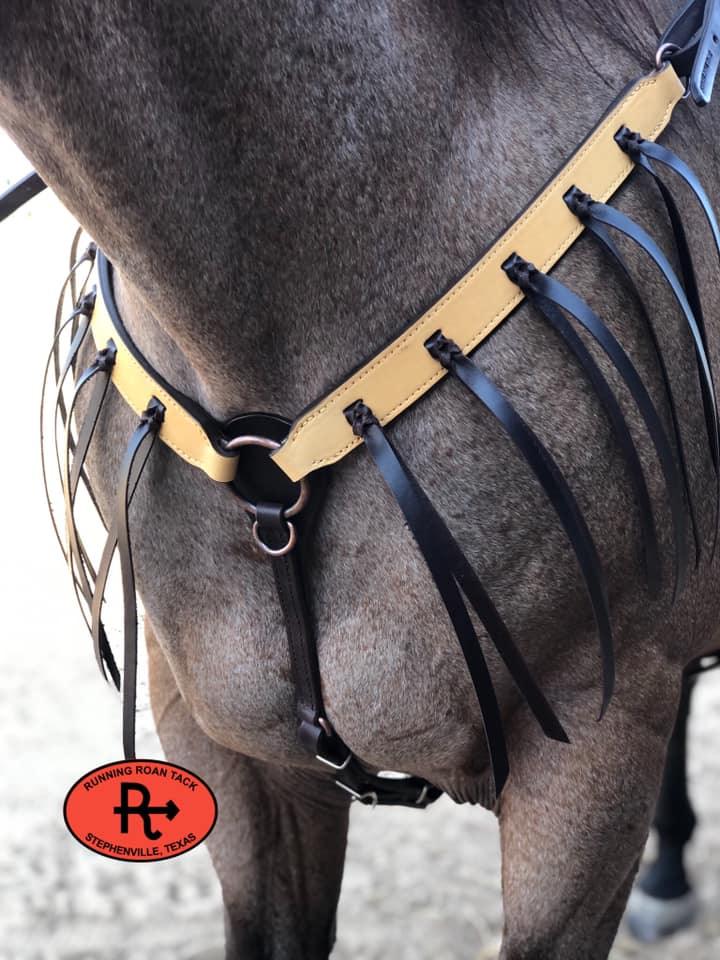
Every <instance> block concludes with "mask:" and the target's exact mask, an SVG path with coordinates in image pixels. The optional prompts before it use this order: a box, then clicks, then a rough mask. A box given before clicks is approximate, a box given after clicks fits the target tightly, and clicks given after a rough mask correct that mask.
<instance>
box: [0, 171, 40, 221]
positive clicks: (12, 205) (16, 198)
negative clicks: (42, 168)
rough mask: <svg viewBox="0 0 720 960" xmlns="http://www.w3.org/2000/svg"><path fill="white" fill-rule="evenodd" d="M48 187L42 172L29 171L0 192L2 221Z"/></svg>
mask: <svg viewBox="0 0 720 960" xmlns="http://www.w3.org/2000/svg"><path fill="white" fill-rule="evenodd" d="M46 187H47V184H46V183H45V181H44V180H43V179H42V177H41V176H40V174H38V173H35V171H34V170H33V171H32V173H28V174H27V176H25V177H23V178H22V180H18V182H17V183H14V184H13V185H12V186H11V187H8V188H7V190H6V191H5V192H4V193H2V194H0V223H2V221H3V220H5V219H6V218H7V217H9V216H10V214H12V213H15V211H16V210H19V209H20V207H22V206H23V205H24V204H26V203H27V202H28V200H32V198H33V197H36V196H37V195H38V194H39V193H42V191H43V190H44V189H45V188H46Z"/></svg>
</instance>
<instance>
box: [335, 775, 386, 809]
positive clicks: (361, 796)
mask: <svg viewBox="0 0 720 960" xmlns="http://www.w3.org/2000/svg"><path fill="white" fill-rule="evenodd" d="M335 783H336V784H337V785H338V787H340V788H341V789H342V790H344V791H345V793H349V794H350V796H351V797H352V798H353V800H357V801H358V802H359V803H362V804H364V805H365V806H366V807H372V809H373V810H374V809H375V807H376V806H377V805H378V803H379V798H378V795H377V793H376V792H375V791H374V790H368V791H367V792H366V793H358V791H357V790H353V788H352V787H349V786H348V785H347V784H346V783H343V782H342V781H341V780H336V781H335Z"/></svg>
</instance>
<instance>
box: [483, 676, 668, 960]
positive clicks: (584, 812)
mask: <svg viewBox="0 0 720 960" xmlns="http://www.w3.org/2000/svg"><path fill="white" fill-rule="evenodd" d="M677 694H678V690H676V689H674V686H673V684H672V683H671V682H670V681H669V680H668V678H667V677H660V678H658V679H657V684H656V686H655V697H654V698H653V699H651V698H650V697H649V696H648V697H647V698H643V697H642V696H641V695H640V694H638V695H637V697H636V699H635V701H634V702H633V693H632V691H628V693H627V694H626V697H627V699H626V698H624V697H623V696H622V695H621V696H618V697H617V698H616V700H615V701H614V702H613V704H612V706H611V708H610V710H609V712H608V714H607V715H606V717H605V719H604V720H603V721H602V723H595V722H594V721H593V720H592V714H593V709H596V707H597V705H596V703H594V702H592V703H591V702H590V701H589V700H588V699H586V698H584V697H583V701H580V700H578V701H577V702H576V703H574V705H573V713H574V722H573V720H570V721H569V722H568V730H569V731H570V732H571V738H572V741H573V742H572V744H571V745H569V746H568V745H562V744H554V743H550V742H547V741H544V742H543V741H542V740H541V739H538V738H537V737H536V735H535V731H534V730H532V728H531V727H530V726H527V727H525V725H524V724H522V725H521V726H522V727H524V729H521V730H514V731H513V742H514V744H516V745H517V746H516V747H515V748H514V749H513V751H512V773H511V777H510V779H509V781H508V783H507V785H506V788H505V791H504V793H503V796H502V798H501V803H500V824H501V836H502V857H503V901H504V908H505V930H504V936H503V947H502V953H501V958H502V960H605V958H606V957H607V956H608V953H609V951H610V947H611V946H612V942H613V939H614V937H615V935H616V932H617V928H618V925H619V922H620V919H621V917H622V914H623V910H624V908H625V903H626V901H627V897H628V894H629V893H630V888H631V885H632V879H633V877H634V875H635V871H636V869H637V864H638V862H639V859H640V855H641V853H642V849H643V845H644V843H645V841H646V838H647V833H648V829H649V825H650V820H651V817H652V813H653V809H654V806H655V800H656V797H657V791H658V787H659V782H660V777H661V773H662V768H663V761H664V757H665V748H666V743H667V737H668V735H669V732H670V729H671V727H672V723H673V719H674V716H673V715H674V708H675V704H676V702H677ZM643 701H644V702H643Z"/></svg>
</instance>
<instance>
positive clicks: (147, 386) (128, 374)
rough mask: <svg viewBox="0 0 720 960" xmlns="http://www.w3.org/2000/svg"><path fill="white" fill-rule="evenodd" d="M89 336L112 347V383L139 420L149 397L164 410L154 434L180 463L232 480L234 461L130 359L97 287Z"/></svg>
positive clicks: (221, 479) (130, 356)
mask: <svg viewBox="0 0 720 960" xmlns="http://www.w3.org/2000/svg"><path fill="white" fill-rule="evenodd" d="M92 334H93V338H94V340H95V343H96V345H97V347H98V349H101V348H102V347H104V346H105V345H106V344H107V342H108V340H112V341H113V343H114V344H115V347H116V348H117V356H116V359H115V365H114V367H113V371H112V382H113V383H114V384H115V386H116V387H117V389H118V390H119V391H120V394H121V395H122V397H123V398H124V399H125V401H126V402H127V403H128V404H129V406H130V407H132V409H133V410H134V411H135V413H136V414H137V415H138V416H140V414H141V413H142V412H143V410H145V409H146V408H147V406H148V404H149V402H150V400H151V399H152V397H157V399H158V400H159V401H160V402H161V403H162V404H163V406H164V407H165V419H164V420H163V423H162V426H161V427H160V432H159V434H158V435H159V437H160V439H161V440H162V441H163V442H164V443H166V444H167V445H168V446H169V447H170V448H171V449H172V450H174V451H175V453H177V454H178V456H180V457H182V458H183V460H186V461H187V462H188V463H191V464H193V466H195V467H199V468H200V469H201V470H204V471H205V473H206V474H207V475H208V476H209V477H211V478H212V479H213V480H219V481H222V482H226V483H227V482H229V481H230V480H232V479H233V477H234V476H235V470H236V467H237V457H236V456H227V455H225V454H222V453H220V452H218V450H217V449H216V448H215V446H214V445H213V443H212V441H211V439H210V438H209V436H208V435H207V433H206V431H205V429H204V428H203V426H202V424H200V423H199V422H198V421H197V420H196V419H195V417H193V415H192V414H191V413H190V412H189V411H188V410H187V409H185V407H183V406H182V405H181V404H180V403H178V401H177V400H176V399H175V398H174V397H173V396H171V394H170V393H168V391H167V390H166V389H165V388H164V387H163V386H162V384H161V383H159V382H158V381H157V380H155V379H154V378H153V377H152V376H151V374H150V373H149V372H148V371H147V370H146V369H145V368H144V367H143V366H142V364H141V363H140V362H139V361H138V360H137V359H136V358H135V357H134V356H133V354H132V352H131V351H130V349H129V348H128V346H127V344H126V343H125V342H124V340H123V338H122V337H121V336H120V335H119V331H118V330H117V328H116V326H115V324H114V323H113V321H112V318H111V316H110V311H109V310H108V307H107V305H106V303H105V301H104V299H103V295H102V287H101V285H100V284H98V294H97V299H96V301H95V307H94V309H93V315H92Z"/></svg>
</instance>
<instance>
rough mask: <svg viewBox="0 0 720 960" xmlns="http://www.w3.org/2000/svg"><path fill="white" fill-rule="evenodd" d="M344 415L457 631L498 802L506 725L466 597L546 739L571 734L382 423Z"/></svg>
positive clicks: (358, 409)
mask: <svg viewBox="0 0 720 960" xmlns="http://www.w3.org/2000/svg"><path fill="white" fill-rule="evenodd" d="M345 415H346V417H347V419H348V422H349V423H350V424H351V426H352V428H353V431H354V432H355V433H356V435H357V436H360V437H362V439H363V440H364V442H365V446H366V447H367V450H368V452H369V453H370V455H371V457H372V458H373V460H374V461H375V463H376V465H377V467H378V469H379V470H380V473H381V475H382V477H383V479H384V480H385V482H386V483H387V485H388V487H389V488H390V490H391V491H392V493H393V495H394V496H395V499H396V500H397V502H398V505H399V506H400V509H401V510H402V512H403V514H404V516H405V519H406V520H407V523H408V526H409V528H410V530H411V532H412V534H413V536H414V537H415V540H416V542H417V544H418V547H419V548H420V551H421V553H422V555H423V558H424V560H425V562H426V564H427V565H428V569H429V570H430V573H431V575H432V577H433V580H434V581H435V585H436V587H437V589H438V592H439V594H440V597H441V598H442V601H443V603H444V605H445V609H446V610H447V612H448V616H449V617H450V621H451V623H452V625H453V627H454V629H455V633H456V636H457V639H458V642H459V644H460V648H461V650H462V652H463V656H464V657H465V662H466V664H467V667H468V670H469V672H470V677H471V679H472V682H473V686H474V687H475V693H476V695H477V699H478V703H479V705H480V710H481V712H482V717H483V723H484V727H485V737H486V739H487V745H488V750H489V753H490V758H491V762H492V767H493V775H494V779H495V789H496V792H497V795H498V796H499V795H500V793H501V791H502V788H503V786H504V784H505V781H506V779H507V775H508V771H509V763H508V757H507V748H506V745H505V736H504V732H503V725H502V719H501V716H500V710H499V707H498V703H497V699H496V697H495V691H494V688H493V684H492V678H491V676H490V673H489V671H488V668H487V664H486V662H485V657H484V656H483V652H482V649H481V647H480V643H479V640H478V637H477V634H476V633H475V629H474V627H473V624H472V621H471V619H470V616H469V614H468V611H467V609H466V607H465V603H464V602H463V599H462V595H461V591H462V594H464V595H465V597H466V599H467V601H468V602H469V603H470V605H471V606H472V608H473V609H474V611H475V612H476V614H477V615H478V617H479V618H480V620H481V621H482V623H483V625H484V626H485V628H486V630H487V631H488V635H489V636H490V639H491V640H492V642H493V643H494V645H495V647H496V649H497V650H498V653H499V654H500V656H501V657H502V659H503V661H504V662H505V664H506V666H507V667H508V669H509V671H510V673H511V675H512V676H513V679H514V680H515V682H516V684H517V685H518V688H519V689H520V690H521V691H522V692H523V694H524V695H525V697H526V699H527V701H528V705H529V706H530V708H531V710H532V712H533V713H534V715H535V717H536V719H537V720H538V722H539V723H540V725H541V727H542V729H543V731H544V732H545V734H546V736H548V737H552V738H553V739H555V740H560V741H564V742H567V740H568V737H567V734H566V733H565V730H564V729H563V727H562V724H561V723H560V721H559V720H558V718H557V717H556V715H555V713H554V712H553V710H552V708H551V707H550V705H549V704H548V702H547V700H546V699H545V697H544V695H543V694H542V692H541V691H540V689H539V688H538V687H537V685H536V684H535V681H534V680H533V678H532V675H531V674H530V671H529V670H528V668H527V665H526V664H525V661H524V660H523V658H522V656H521V654H520V652H519V651H518V649H517V647H516V646H515V644H514V642H513V640H512V637H511V636H510V633H509V631H508V629H507V627H506V626H505V624H504V622H503V620H502V618H501V617H500V614H499V613H498V611H497V610H496V609H495V606H494V605H493V603H492V601H491V600H490V597H489V596H488V595H487V593H486V591H485V589H484V587H483V586H482V584H481V582H480V580H479V579H478V577H477V575H476V574H475V572H474V570H473V569H472V567H471V566H470V564H469V563H468V561H467V559H466V557H465V555H464V554H463V553H462V551H461V550H460V547H459V546H458V544H457V542H456V541H455V539H454V537H453V536H452V534H451V533H450V531H449V530H448V528H447V526H446V525H445V522H444V521H443V520H442V518H441V517H440V515H439V514H438V513H437V511H436V510H435V508H434V507H433V506H432V504H431V503H430V501H429V500H428V498H427V496H426V495H425V493H424V492H423V490H422V489H421V488H420V486H419V485H418V483H417V481H416V480H415V478H414V476H413V475H412V473H411V472H410V471H409V469H408V468H407V466H406V465H405V464H404V463H403V461H402V459H401V458H400V456H399V454H398V453H397V451H396V450H395V448H394V447H393V446H392V444H391V443H390V441H389V440H388V439H387V437H386V436H385V434H384V433H383V431H382V429H381V427H380V424H379V422H378V420H377V418H376V417H375V416H374V414H373V413H372V411H371V410H370V409H369V408H368V407H367V406H366V405H365V404H364V403H363V402H362V401H357V402H356V403H355V404H353V405H352V406H351V407H349V408H348V409H347V410H346V411H345Z"/></svg>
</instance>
